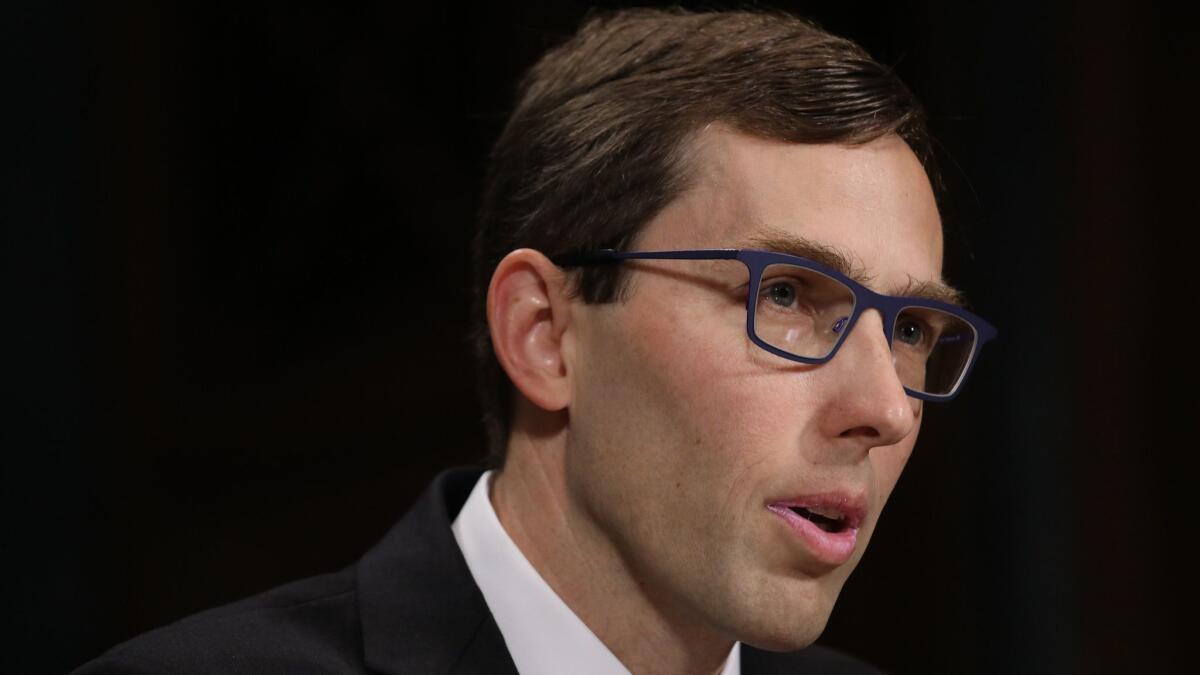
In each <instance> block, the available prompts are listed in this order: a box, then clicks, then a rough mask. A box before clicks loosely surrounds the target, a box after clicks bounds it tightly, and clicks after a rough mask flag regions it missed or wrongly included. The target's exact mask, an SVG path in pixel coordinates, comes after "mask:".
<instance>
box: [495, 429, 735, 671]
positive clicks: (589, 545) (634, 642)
mask: <svg viewBox="0 0 1200 675" xmlns="http://www.w3.org/2000/svg"><path fill="white" fill-rule="evenodd" d="M566 435H567V431H566V429H565V428H563V429H561V430H558V431H557V432H552V433H548V434H546V433H539V434H537V435H532V434H529V433H527V432H523V431H521V430H520V429H519V428H518V429H516V430H514V431H513V434H512V437H511V438H510V441H509V447H508V453H507V455H506V460H505V465H504V469H503V470H502V471H500V472H499V473H498V475H497V476H496V477H495V480H494V481H493V483H492V491H491V495H490V496H491V500H492V506H493V508H494V509H495V510H496V515H497V517H499V519H500V524H501V525H503V527H504V529H505V531H506V532H507V533H508V535H509V537H511V538H512V540H513V542H515V543H516V545H517V547H518V548H519V549H521V552H522V553H523V554H524V555H525V557H526V558H527V559H528V560H529V562H530V563H531V564H532V565H533V567H534V569H536V570H537V571H538V573H539V574H540V575H541V576H542V578H543V579H545V580H546V583H548V584H549V585H550V588H552V589H553V590H554V592H555V593H556V594H558V596H559V597H560V598H562V600H563V602H565V603H566V604H567V606H569V607H570V608H571V609H572V611H574V612H575V614H576V615H577V616H578V617H579V618H580V619H581V620H582V621H583V622H584V624H586V625H587V627H588V628H589V629H590V630H591V631H592V633H593V634H595V635H596V637H598V638H599V639H600V641H601V642H603V643H604V644H605V646H606V647H608V649H609V650H610V651H611V652H612V653H613V654H614V655H615V656H616V657H617V658H618V659H619V660H620V661H621V663H622V664H624V665H625V667H626V668H628V669H629V670H630V672H632V673H643V672H656V673H718V672H719V671H720V670H721V668H722V666H723V664H724V662H725V659H726V657H727V656H728V655H729V651H730V649H732V647H733V640H732V639H730V638H728V637H725V636H722V635H720V634H717V633H715V632H714V631H712V630H711V629H708V628H707V627H706V626H703V625H699V624H698V623H697V622H696V621H695V620H694V619H692V620H689V618H690V617H688V616H687V613H686V612H684V611H681V610H680V609H679V608H677V607H673V606H672V603H671V602H670V600H669V599H665V598H661V597H655V595H654V589H653V588H647V587H646V586H645V584H642V583H639V581H638V579H637V576H636V574H635V573H634V571H633V570H632V569H631V568H630V566H629V564H628V562H627V561H626V560H625V558H624V557H623V556H622V555H621V554H620V552H619V551H618V550H617V548H616V547H615V546H614V545H613V542H612V540H611V538H610V537H607V536H606V535H605V533H604V532H602V531H601V529H600V528H599V527H598V526H597V524H596V523H595V522H594V521H593V520H592V519H591V518H589V517H588V515H587V513H586V509H584V508H582V507H581V505H579V504H577V503H576V502H575V501H574V500H572V498H571V495H570V494H569V490H568V485H567V480H566V473H565V469H566V465H565V462H564V455H565V450H566Z"/></svg>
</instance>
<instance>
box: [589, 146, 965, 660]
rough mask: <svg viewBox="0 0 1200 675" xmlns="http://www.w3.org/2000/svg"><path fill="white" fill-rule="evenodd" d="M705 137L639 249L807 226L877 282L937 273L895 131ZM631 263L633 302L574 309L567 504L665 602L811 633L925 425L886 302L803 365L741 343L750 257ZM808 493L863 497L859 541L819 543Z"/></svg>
mask: <svg viewBox="0 0 1200 675" xmlns="http://www.w3.org/2000/svg"><path fill="white" fill-rule="evenodd" d="M695 147H696V152H695V155H694V168H695V180H694V182H693V187H692V188H691V189H690V190H689V191H688V192H686V193H685V194H684V195H683V196H681V197H680V198H679V199H677V200H676V201H675V202H674V203H672V204H671V205H670V206H668V207H667V208H666V209H665V210H664V211H663V212H662V213H661V214H659V216H658V217H656V218H655V219H654V220H652V221H651V222H650V223H649V224H648V225H647V226H646V227H645V228H644V230H643V231H642V232H641V234H640V235H639V237H638V240H637V242H636V248H637V249H639V250H677V249H699V248H756V247H758V246H756V245H755V243H754V242H755V241H761V240H763V239H770V240H786V239H795V240H798V241H807V242H810V243H816V244H819V245H823V246H826V247H830V248H833V249H836V250H838V251H841V252H842V253H844V254H845V256H846V257H847V258H849V259H850V260H851V261H852V262H853V263H854V266H855V267H856V268H858V269H859V271H861V272H863V273H865V275H866V277H867V279H869V282H868V285H869V286H871V287H872V288H874V289H875V290H877V291H881V292H885V293H897V292H899V291H900V290H902V289H903V288H905V287H906V286H908V285H909V284H910V283H911V282H913V281H916V282H921V281H929V282H936V281H938V280H939V279H940V276H939V275H940V270H941V257H942V234H941V223H940V219H939V217H938V212H937V207H936V204H935V202H934V197H933V193H932V190H931V188H930V184H929V181H928V178H927V177H926V174H925V171H924V170H923V168H922V167H921V165H920V163H919V162H918V160H917V158H916V157H915V156H914V155H913V153H912V152H911V151H910V150H909V148H908V146H907V145H906V144H905V143H904V142H903V141H902V140H900V139H898V138H896V137H886V138H883V139H880V140H877V141H874V142H872V143H869V144H866V145H863V146H859V147H845V146H837V145H796V144H789V143H784V142H778V141H770V140H764V139H760V138H755V137H750V136H746V135H743V134H740V133H736V132H733V131H730V130H728V129H725V128H722V127H718V126H713V127H710V128H708V129H706V130H705V131H704V132H702V133H701V134H699V136H698V138H697V141H696V146H695ZM629 274H630V281H631V287H630V289H629V290H630V292H629V295H628V297H627V299H626V300H625V301H623V302H616V303H611V304H605V305H584V304H583V303H575V304H574V305H573V310H572V311H573V312H574V313H575V317H576V318H575V322H576V323H575V324H574V325H575V326H577V328H576V330H575V331H573V334H572V337H571V341H570V343H569V344H568V345H567V349H568V350H569V351H568V358H569V360H570V363H571V364H572V365H571V367H572V368H573V387H574V389H573V397H572V401H571V404H570V407H569V414H570V435H569V441H568V443H569V447H568V450H567V453H566V464H567V466H566V472H567V483H568V490H569V495H570V499H571V500H572V501H573V503H574V504H573V505H574V506H575V507H576V508H577V509H579V512H580V513H586V514H588V517H589V518H590V519H592V520H594V522H595V523H596V524H597V525H598V526H599V528H600V530H601V531H602V532H603V533H604V534H605V536H606V537H607V538H608V539H609V540H611V542H612V544H613V545H614V546H615V547H616V549H617V551H618V552H619V554H620V557H621V558H622V559H623V560H624V561H625V564H627V565H628V567H629V568H630V570H631V571H632V572H633V574H634V575H635V576H636V577H637V578H638V579H639V581H640V582H641V583H642V587H643V588H645V589H647V592H648V593H649V594H650V595H651V597H652V599H653V600H654V602H655V604H656V606H659V607H661V608H663V611H665V612H668V613H672V614H675V615H677V616H678V617H688V618H690V620H691V621H692V622H694V623H697V624H698V625H699V626H701V627H702V628H703V629H706V630H712V631H716V632H718V633H720V634H722V635H725V636H727V637H730V638H734V639H740V640H743V641H745V642H749V643H751V644H754V645H757V646H760V647H766V648H774V649H795V648H799V647H802V646H805V645H807V644H809V643H810V642H812V641H813V640H815V639H816V638H817V636H818V635H820V633H821V631H822V630H823V629H824V627H825V623H826V621H827V620H828V618H829V613H830V611H831V610H832V608H833V604H834V601H835V600H836V599H837V595H838V592H839V591H840V590H841V587H842V584H843V583H844V582H845V581H846V578H847V577H848V576H849V575H850V572H851V571H852V570H853V569H854V567H855V565H856V564H857V563H858V561H859V559H860V558H861V556H862V554H863V551H864V550H865V549H866V545H867V541H868V540H869V539H870V536H871V533H872V531H873V530H874V528H875V525H876V524H877V522H878V519H879V515H880V511H881V510H882V508H883V505H884V503H885V502H886V501H887V498H888V495H889V494H890V493H891V491H892V488H893V487H894V486H895V484H896V480H897V479H898V478H899V476H900V472H901V471H902V470H903V468H904V465H905V463H906V462H907V460H908V457H909V455H910V454H911V453H912V449H913V443H914V442H915V441H916V438H917V431H918V428H919V427H920V421H921V405H920V402H919V401H917V400H916V399H912V398H909V397H908V396H906V395H905V393H904V390H903V388H902V386H901V384H900V382H899V381H898V379H897V377H896V374H895V369H894V367H893V364H892V358H891V353H890V350H889V347H888V344H887V340H886V338H885V336H884V333H883V329H882V326H881V321H882V320H881V317H880V316H879V314H878V313H877V312H875V311H868V312H866V313H864V314H863V316H862V317H861V318H860V320H859V322H858V323H857V325H856V326H855V327H854V329H853V331H852V332H851V333H850V335H849V336H848V337H847V338H846V342H845V343H844V344H843V345H842V347H841V349H840V351H839V352H838V353H837V355H836V356H835V357H834V358H833V360H831V361H830V362H828V363H825V364H823V365H819V366H810V365H804V364H799V363H795V362H791V361H787V360H784V359H781V358H779V357H777V356H774V355H772V354H769V353H767V352H765V351H763V350H761V349H759V348H758V347H756V346H754V345H753V344H752V343H751V342H750V340H749V339H748V338H747V336H746V328H745V293H746V290H745V283H746V270H745V267H744V266H743V265H742V264H741V263H739V262H737V261H644V262H638V263H631V264H629ZM813 500H815V502H813V503H816V504H817V505H818V507H820V505H821V504H825V505H828V504H830V503H832V504H834V505H835V506H836V505H837V504H839V503H845V502H849V503H851V504H853V503H855V502H857V503H859V504H861V506H862V508H863V513H862V519H861V523H859V525H858V528H857V535H856V536H855V535H854V534H847V533H843V534H841V535H838V536H839V537H841V539H840V541H841V542H842V543H843V544H845V543H846V542H847V541H849V542H852V546H853V548H852V552H849V553H848V554H846V555H845V556H839V555H837V554H833V555H831V554H830V552H829V549H828V548H826V549H825V550H821V545H820V544H819V543H814V541H816V540H815V539H813V538H812V536H805V535H802V534H800V533H799V532H800V531H801V530H803V529H804V528H803V527H800V528H799V529H797V526H796V522H795V521H789V519H788V517H787V516H786V513H785V512H788V513H790V511H789V510H788V509H786V508H783V507H781V506H780V505H781V504H782V503H789V502H797V501H800V502H806V501H809V502H812V501H813ZM833 515H836V514H833ZM817 536H818V538H819V537H820V536H822V535H817ZM835 548H836V547H835ZM842 557H844V560H841V559H839V558H842ZM685 620H686V619H685Z"/></svg>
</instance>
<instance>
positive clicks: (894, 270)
mask: <svg viewBox="0 0 1200 675" xmlns="http://www.w3.org/2000/svg"><path fill="white" fill-rule="evenodd" d="M689 161H690V165H689V169H690V171H691V172H692V173H691V177H692V180H691V186H690V188H689V189H688V190H687V191H686V192H684V194H683V195H681V196H680V197H679V198H678V199H676V200H675V201H674V202H672V203H671V204H670V205H668V206H667V207H666V208H665V209H664V210H663V211H662V212H661V213H659V215H658V216H656V217H655V218H654V219H653V220H652V221H651V222H650V223H648V224H647V226H646V228H644V229H643V231H642V232H641V234H640V235H639V237H638V242H637V246H638V248H642V249H649V250H655V249H684V248H758V247H759V246H757V245H756V244H755V242H761V241H763V240H780V239H787V238H797V239H803V240H806V241H810V242H814V243H816V244H819V245H821V246H823V247H827V248H828V249H830V250H831V251H835V252H838V253H840V254H841V255H843V256H845V257H846V258H847V259H848V261H849V262H850V263H851V265H852V266H853V267H855V268H856V269H857V270H859V271H860V272H862V274H863V276H865V277H866V278H867V279H870V280H871V282H870V283H869V285H871V286H873V287H875V290H878V291H881V292H891V291H893V290H895V289H897V288H903V287H905V286H908V285H911V283H912V282H914V281H916V282H938V281H940V274H941V265H942V228H941V219H940V217H939V214H938V210H937V203H936V201H935V199H934V196H933V190H932V188H931V187H930V184H929V179H928V177H927V175H926V173H925V170H924V168H923V167H922V166H921V163H920V161H919V160H918V159H917V158H916V156H915V155H914V154H913V152H912V151H911V150H910V149H909V147H908V145H907V144H905V143H904V141H903V140H902V139H900V138H898V137H895V136H887V137H884V138H881V139H877V140H875V141H872V142H870V143H866V144H863V145H858V146H844V145H828V144H826V145H804V144H796V143H787V142H783V141H775V140H770V139H763V138H758V137H755V136H750V135H747V134H743V133H740V132H737V131H734V130H731V129H729V128H727V127H723V126H720V125H710V126H709V127H708V128H706V129H704V130H703V131H701V132H699V133H698V134H697V136H696V138H695V140H694V142H693V145H692V148H691V156H690V160H689Z"/></svg>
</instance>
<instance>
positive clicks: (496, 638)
mask: <svg viewBox="0 0 1200 675" xmlns="http://www.w3.org/2000/svg"><path fill="white" fill-rule="evenodd" d="M481 473H482V472H481V470H479V469H457V470H451V471H447V472H445V473H442V474H441V475H439V476H438V477H437V478H436V479H435V480H434V482H433V485H432V486H430V488H429V489H428V490H427V491H426V492H425V494H424V495H423V496H422V497H421V498H420V500H419V501H417V503H416V504H415V505H414V506H413V508H412V509H411V510H410V511H409V512H408V513H407V514H406V515H405V516H404V517H403V518H402V519H401V520H400V522H399V523H397V524H396V525H395V527H393V528H392V530H391V531H390V532H388V534H387V535H386V536H385V537H384V538H383V540H382V541H381V542H379V544H377V545H376V546H375V547H374V548H373V549H371V550H370V551H369V552H368V553H367V554H366V555H365V556H363V558H362V559H361V560H360V561H358V563H357V564H355V565H352V566H350V567H348V568H346V569H344V570H342V571H341V572H338V573H336V574H328V575H325V576H319V577H313V578H311V579H305V580H303V581H297V582H295V583H292V584H289V585H287V586H282V587H280V588H277V589H275V590H272V591H268V592H266V593H263V594H261V595H257V596H254V597H252V598H248V599H246V600H242V601H240V602H237V603H234V604H232V605H227V606H225V607H220V608H217V609H212V610H209V611H206V612H202V613H200V614H197V615H195V616H192V617H189V618H187V619H184V620H182V621H179V622H176V623H174V624H171V625H169V626H165V627H163V628H159V629H158V630H155V631H151V632H150V633H147V634H145V635H143V636H141V637H138V638H135V639H133V640H130V641H129V642H126V643H124V644H122V645H118V646H117V647H115V648H113V649H112V650H111V651H109V652H108V653H107V654H105V655H103V656H101V657H100V658H99V659H97V660H95V661H92V662H91V663H88V664H86V665H84V666H83V667H82V668H80V669H79V670H77V671H76V673H77V674H79V675H98V674H100V673H288V674H289V675H290V674H293V673H294V674H303V673H391V674H401V673H403V674H405V675H407V674H417V673H461V674H467V673H504V674H510V675H516V668H515V666H514V665H513V662H512V658H511V657H510V656H509V654H508V650H507V648H506V647H505V645H504V638H503V637H502V636H501V634H500V630H499V628H497V627H496V622H495V621H494V620H493V619H492V614H491V612H490V611H489V610H488V607H487V604H486V602H485V601H484V599H483V594H482V593H480V591H479V588H478V587H477V586H476V585H475V581H474V579H473V578H472V577H471V572H470V570H469V569H468V568H467V563H466V560H464V559H463V556H462V553H461V552H460V551H459V548H458V544H457V542H455V540H454V535H453V533H452V532H451V530H450V524H451V522H453V519H454V517H455V516H456V515H457V514H458V511H459V509H460V508H462V505H463V503H464V502H465V501H466V499H467V495H469V494H470V492H471V488H472V487H474V485H475V482H476V481H477V480H478V479H479V476H480V474H481ZM742 672H743V673H744V674H745V675H770V674H772V673H835V674H842V673H845V674H850V673H854V674H861V673H876V672H878V671H876V670H875V669H873V668H871V667H870V666H867V665H865V664H863V663H862V662H860V661H857V660H855V659H852V658H850V657H848V656H845V655H843V654H840V653H838V652H835V651H833V650H830V649H827V648H824V647H818V646H813V647H809V648H808V649H805V650H802V651H799V652H792V653H788V654H778V653H771V652H765V651H761V650H758V649H754V648H751V647H749V646H748V645H744V644H743V645H742Z"/></svg>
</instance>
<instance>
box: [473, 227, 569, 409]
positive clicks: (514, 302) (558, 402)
mask: <svg viewBox="0 0 1200 675" xmlns="http://www.w3.org/2000/svg"><path fill="white" fill-rule="evenodd" d="M564 282H565V279H564V276H563V272H562V270H560V269H559V268H558V267H557V266H555V265H554V263H552V262H550V260H549V259H547V258H546V256H544V255H542V254H541V253H540V252H538V251H534V250H532V249H518V250H516V251H513V252H511V253H509V254H508V255H507V256H505V257H504V259H503V260H501V261H500V264H499V265H497V266H496V271H495V272H494V273H493V274H492V281H491V284H490V285H489V286H488V298H487V315H488V328H489V330H490V331H491V336H492V349H493V350H495V353H496V359H497V360H498V361H499V362H500V365H501V367H503V368H504V371H505V372H506V373H507V374H508V377H509V379H510V380H512V383H513V385H514V386H516V388H517V389H518V390H519V391H520V392H521V393H522V394H523V395H524V396H525V398H527V399H529V400H530V401H531V402H532V403H533V404H534V405H536V406H538V407H539V408H542V409H545V410H551V411H554V410H562V409H563V408H565V407H567V404H568V403H569V399H570V391H571V388H570V384H569V369H568V368H567V366H566V361H565V360H564V358H563V350H562V345H563V334H564V333H565V332H566V330H567V327H568V323H569V319H570V316H569V312H568V308H567V306H566V303H568V302H569V300H568V299H567V298H566V296H565V293H564Z"/></svg>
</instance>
